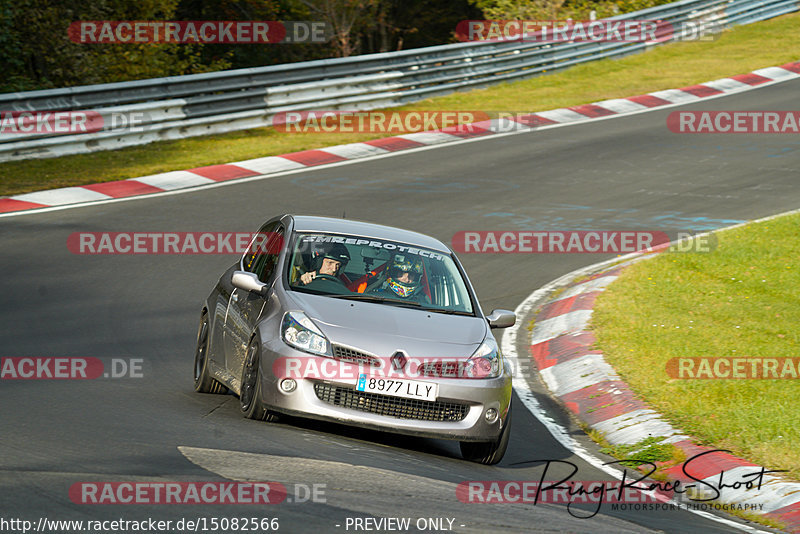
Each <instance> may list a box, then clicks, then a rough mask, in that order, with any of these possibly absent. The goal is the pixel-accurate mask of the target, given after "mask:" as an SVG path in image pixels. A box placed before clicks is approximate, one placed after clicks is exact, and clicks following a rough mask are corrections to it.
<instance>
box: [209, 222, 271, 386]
mask: <svg viewBox="0 0 800 534" xmlns="http://www.w3.org/2000/svg"><path fill="white" fill-rule="evenodd" d="M284 233H285V229H284V228H283V225H281V223H280V222H279V221H276V222H272V223H267V224H266V225H264V226H263V227H261V229H260V230H259V231H258V234H257V235H256V237H255V238H254V239H253V241H252V242H251V243H250V247H249V249H248V251H247V253H246V254H245V256H244V257H243V258H242V263H243V265H242V267H243V268H244V270H246V271H248V272H252V273H255V274H256V275H257V276H258V279H259V280H261V281H262V282H264V283H265V284H268V285H270V286H271V285H272V283H273V282H274V281H275V278H276V274H277V273H276V272H275V271H276V269H275V267H276V265H277V263H278V257H279V256H280V252H281V250H282V248H283V241H284ZM270 291H271V288H270ZM268 300H269V299H268V298H265V296H264V295H260V294H258V293H253V292H251V291H245V290H243V289H238V288H233V290H232V291H231V296H230V300H229V301H228V311H227V313H226V316H225V326H224V328H223V332H224V338H225V341H224V343H225V357H226V367H227V368H228V370H229V371H230V372H231V373H233V375H234V378H235V379H236V381H237V387H238V385H239V384H238V381H239V380H240V379H241V370H242V367H243V366H244V359H245V354H246V352H247V345H248V344H249V342H250V336H251V334H252V333H253V330H254V328H255V325H256V323H257V322H258V319H259V317H261V315H262V313H264V308H265V306H266V303H267V302H268Z"/></svg>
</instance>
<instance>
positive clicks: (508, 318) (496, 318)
mask: <svg viewBox="0 0 800 534" xmlns="http://www.w3.org/2000/svg"><path fill="white" fill-rule="evenodd" d="M486 320H487V321H489V327H490V328H508V327H509V326H514V323H516V322H517V314H515V313H514V312H512V311H508V310H492V313H490V314H489V315H487V316H486Z"/></svg>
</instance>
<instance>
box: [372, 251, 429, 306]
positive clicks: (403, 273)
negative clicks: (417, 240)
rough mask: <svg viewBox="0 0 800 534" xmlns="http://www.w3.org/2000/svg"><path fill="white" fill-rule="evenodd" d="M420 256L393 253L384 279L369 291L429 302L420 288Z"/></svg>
mask: <svg viewBox="0 0 800 534" xmlns="http://www.w3.org/2000/svg"><path fill="white" fill-rule="evenodd" d="M422 275H423V268H422V258H420V257H418V256H410V255H406V254H395V255H394V258H393V259H392V260H391V264H390V265H389V266H388V268H387V269H386V279H385V280H384V282H383V283H382V284H381V285H380V286H378V287H377V288H375V289H373V290H372V291H371V293H378V294H381V296H386V297H391V298H398V297H400V298H402V299H408V300H413V301H416V302H420V303H425V304H430V299H429V298H428V295H426V294H425V292H424V291H423V289H422Z"/></svg>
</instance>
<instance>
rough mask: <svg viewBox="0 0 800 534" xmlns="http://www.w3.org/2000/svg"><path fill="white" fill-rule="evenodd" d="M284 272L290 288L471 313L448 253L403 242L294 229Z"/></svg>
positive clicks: (364, 299) (407, 305)
mask: <svg viewBox="0 0 800 534" xmlns="http://www.w3.org/2000/svg"><path fill="white" fill-rule="evenodd" d="M287 277H288V282H289V286H290V288H291V289H293V290H296V291H303V292H308V293H315V294H319V295H326V296H330V297H333V298H345V299H353V300H363V301H366V302H375V303H379V304H385V305H389V306H403V307H411V308H418V309H424V310H426V311H437V312H441V313H455V314H464V315H474V312H473V307H472V301H471V299H470V296H469V292H468V291H467V286H466V283H465V282H464V279H463V278H462V276H461V273H460V271H459V270H458V268H457V267H456V264H455V262H454V261H453V258H451V257H450V255H449V254H444V253H442V252H439V251H436V250H432V249H427V248H424V247H417V246H413V245H409V244H407V243H399V242H394V241H386V240H383V239H373V238H367V237H363V236H353V235H343V234H320V233H299V234H297V239H296V240H295V243H294V250H293V251H292V255H291V261H290V262H289V268H288V271H287Z"/></svg>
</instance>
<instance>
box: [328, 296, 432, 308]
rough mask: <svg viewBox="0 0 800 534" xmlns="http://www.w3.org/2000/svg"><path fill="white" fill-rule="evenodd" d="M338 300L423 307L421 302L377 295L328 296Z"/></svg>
mask: <svg viewBox="0 0 800 534" xmlns="http://www.w3.org/2000/svg"><path fill="white" fill-rule="evenodd" d="M328 296H329V297H333V298H336V299H349V300H366V301H368V302H388V303H390V304H399V305H401V306H413V307H415V308H419V307H420V306H422V304H420V303H419V302H415V301H413V300H401V299H391V298H386V297H377V296H375V295H365V294H364V293H351V294H349V295H328Z"/></svg>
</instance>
